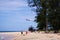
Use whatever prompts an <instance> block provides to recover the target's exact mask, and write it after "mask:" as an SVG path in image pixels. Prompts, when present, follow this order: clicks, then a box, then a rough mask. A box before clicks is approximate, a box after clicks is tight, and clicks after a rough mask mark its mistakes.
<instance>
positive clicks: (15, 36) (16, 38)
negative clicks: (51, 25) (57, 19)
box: [0, 32, 60, 40]
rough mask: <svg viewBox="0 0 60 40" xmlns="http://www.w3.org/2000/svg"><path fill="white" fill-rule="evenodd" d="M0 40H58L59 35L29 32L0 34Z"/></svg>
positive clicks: (59, 38) (59, 39)
mask: <svg viewBox="0 0 60 40" xmlns="http://www.w3.org/2000/svg"><path fill="white" fill-rule="evenodd" d="M0 40H60V33H59V34H53V33H52V34H51V33H38V32H33V33H31V32H29V33H28V34H25V33H24V34H22V35H21V32H6V33H0Z"/></svg>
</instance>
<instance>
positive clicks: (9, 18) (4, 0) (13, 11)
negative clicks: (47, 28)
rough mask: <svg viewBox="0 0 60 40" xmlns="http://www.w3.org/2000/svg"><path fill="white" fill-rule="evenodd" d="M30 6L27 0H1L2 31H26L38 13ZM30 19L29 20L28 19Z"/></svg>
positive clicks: (0, 18)
mask: <svg viewBox="0 0 60 40" xmlns="http://www.w3.org/2000/svg"><path fill="white" fill-rule="evenodd" d="M31 9H32V8H30V7H29V6H28V3H27V0H0V31H25V30H28V28H29V27H30V26H33V27H36V25H37V23H36V22H33V20H34V19H35V16H36V13H35V12H33V11H32V10H31ZM26 19H28V20H26Z"/></svg>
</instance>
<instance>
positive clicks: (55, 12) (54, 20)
mask: <svg viewBox="0 0 60 40" xmlns="http://www.w3.org/2000/svg"><path fill="white" fill-rule="evenodd" d="M28 4H29V6H30V7H36V13H37V16H36V17H35V18H36V19H35V21H36V22H37V23H38V25H37V28H38V29H39V30H40V29H42V30H43V29H45V30H46V27H48V26H47V25H48V23H50V24H51V26H52V27H53V30H54V31H55V32H56V31H58V30H59V29H60V0H28Z"/></svg>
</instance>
